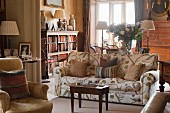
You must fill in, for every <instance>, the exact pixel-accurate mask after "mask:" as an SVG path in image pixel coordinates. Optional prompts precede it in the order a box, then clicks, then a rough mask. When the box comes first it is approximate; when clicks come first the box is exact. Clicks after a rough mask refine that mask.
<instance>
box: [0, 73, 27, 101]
mask: <svg viewBox="0 0 170 113" xmlns="http://www.w3.org/2000/svg"><path fill="white" fill-rule="evenodd" d="M0 89H1V90H4V91H6V92H7V93H8V94H9V96H10V98H11V99H18V98H23V97H28V96H29V95H30V92H29V89H28V85H27V80H26V74H25V70H14V71H2V70H1V71H0Z"/></svg>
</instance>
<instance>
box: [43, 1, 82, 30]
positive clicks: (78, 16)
mask: <svg viewBox="0 0 170 113" xmlns="http://www.w3.org/2000/svg"><path fill="white" fill-rule="evenodd" d="M40 10H45V11H51V13H52V15H54V12H55V10H57V8H51V7H48V6H44V0H40ZM64 10H65V14H66V19H67V22H69V18H70V15H72V14H73V15H74V17H75V20H76V30H77V31H80V32H83V0H64Z"/></svg>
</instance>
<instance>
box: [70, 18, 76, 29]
mask: <svg viewBox="0 0 170 113" xmlns="http://www.w3.org/2000/svg"><path fill="white" fill-rule="evenodd" d="M69 25H72V26H73V30H74V31H75V30H76V21H75V19H74V15H70V19H69Z"/></svg>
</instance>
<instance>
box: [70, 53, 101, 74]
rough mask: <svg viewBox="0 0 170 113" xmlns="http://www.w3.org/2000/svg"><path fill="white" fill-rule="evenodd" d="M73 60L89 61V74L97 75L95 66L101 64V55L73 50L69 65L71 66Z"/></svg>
mask: <svg viewBox="0 0 170 113" xmlns="http://www.w3.org/2000/svg"><path fill="white" fill-rule="evenodd" d="M72 60H76V61H80V62H88V67H87V75H95V67H96V66H98V65H99V61H100V55H98V54H92V53H91V54H90V53H87V52H71V53H70V55H69V57H68V63H67V65H69V66H70V64H71V61H72Z"/></svg>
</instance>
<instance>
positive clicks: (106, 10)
mask: <svg viewBox="0 0 170 113" xmlns="http://www.w3.org/2000/svg"><path fill="white" fill-rule="evenodd" d="M98 21H106V22H107V24H108V25H111V24H113V23H114V24H120V23H127V24H135V11H134V0H128V1H126V0H122V1H120V0H117V1H116V0H115V1H111V0H102V1H101V0H96V2H94V3H93V2H92V3H91V37H93V38H91V45H99V46H101V43H102V39H101V37H102V32H101V30H96V29H95V26H96V25H97V22H98ZM94 38H95V39H94ZM103 38H104V42H107V43H108V44H113V36H112V34H109V33H106V30H104V31H103Z"/></svg>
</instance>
